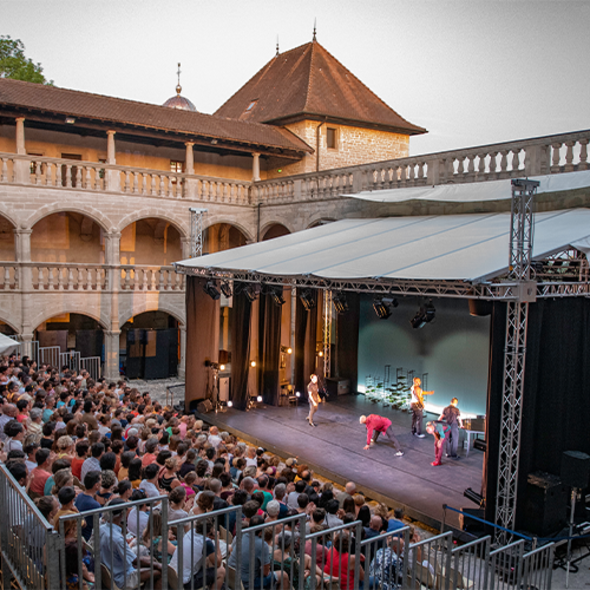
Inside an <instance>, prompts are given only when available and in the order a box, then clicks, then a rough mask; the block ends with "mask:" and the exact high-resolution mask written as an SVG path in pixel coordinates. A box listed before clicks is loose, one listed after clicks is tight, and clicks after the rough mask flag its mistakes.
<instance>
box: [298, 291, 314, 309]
mask: <svg viewBox="0 0 590 590" xmlns="http://www.w3.org/2000/svg"><path fill="white" fill-rule="evenodd" d="M299 299H301V303H302V304H303V309H305V311H309V310H310V309H313V308H314V307H315V305H316V300H315V297H314V296H313V292H312V290H311V289H303V290H302V291H301V294H300V295H299Z"/></svg>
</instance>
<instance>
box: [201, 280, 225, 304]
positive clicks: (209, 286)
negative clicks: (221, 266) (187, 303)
mask: <svg viewBox="0 0 590 590" xmlns="http://www.w3.org/2000/svg"><path fill="white" fill-rule="evenodd" d="M203 290H204V291H205V293H207V295H209V297H211V299H213V300H214V301H217V300H218V299H219V298H220V297H221V293H220V292H219V289H218V288H217V285H216V284H215V281H207V282H206V283H205V285H204V287H203Z"/></svg>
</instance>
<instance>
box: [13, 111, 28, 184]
mask: <svg viewBox="0 0 590 590" xmlns="http://www.w3.org/2000/svg"><path fill="white" fill-rule="evenodd" d="M16 153H17V154H18V155H19V156H26V155H27V148H26V146H25V118H24V117H17V118H16ZM14 180H15V182H18V183H26V184H28V183H29V181H30V163H29V162H28V161H27V160H26V159H23V160H20V159H19V160H15V162H14Z"/></svg>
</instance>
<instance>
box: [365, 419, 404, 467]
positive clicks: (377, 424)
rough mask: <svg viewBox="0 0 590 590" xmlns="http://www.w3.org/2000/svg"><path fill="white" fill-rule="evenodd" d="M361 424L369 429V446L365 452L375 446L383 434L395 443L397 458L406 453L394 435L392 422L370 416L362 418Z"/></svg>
mask: <svg viewBox="0 0 590 590" xmlns="http://www.w3.org/2000/svg"><path fill="white" fill-rule="evenodd" d="M359 422H360V423H361V424H364V425H365V426H366V427H367V445H366V446H365V447H364V450H365V451H366V450H368V449H369V447H370V446H371V445H374V444H375V443H376V442H377V439H378V438H379V435H380V434H381V433H383V434H385V436H386V437H387V438H388V439H389V440H390V441H391V442H392V443H393V447H394V448H395V449H396V451H397V452H396V453H395V456H396V457H401V456H402V455H403V454H404V453H403V451H402V448H401V445H400V444H399V441H398V440H397V438H396V437H395V434H393V428H392V426H391V420H389V418H385V417H383V416H378V415H377V414H369V415H368V416H361V417H360V418H359Z"/></svg>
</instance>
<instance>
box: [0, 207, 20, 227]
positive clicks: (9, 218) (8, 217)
mask: <svg viewBox="0 0 590 590" xmlns="http://www.w3.org/2000/svg"><path fill="white" fill-rule="evenodd" d="M0 216H1V217H4V218H5V219H6V221H8V222H9V223H10V224H11V225H12V227H13V228H14V229H17V228H18V227H19V223H18V221H17V220H16V219H15V218H14V217H13V216H12V212H8V211H7V210H6V207H1V206H0Z"/></svg>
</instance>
